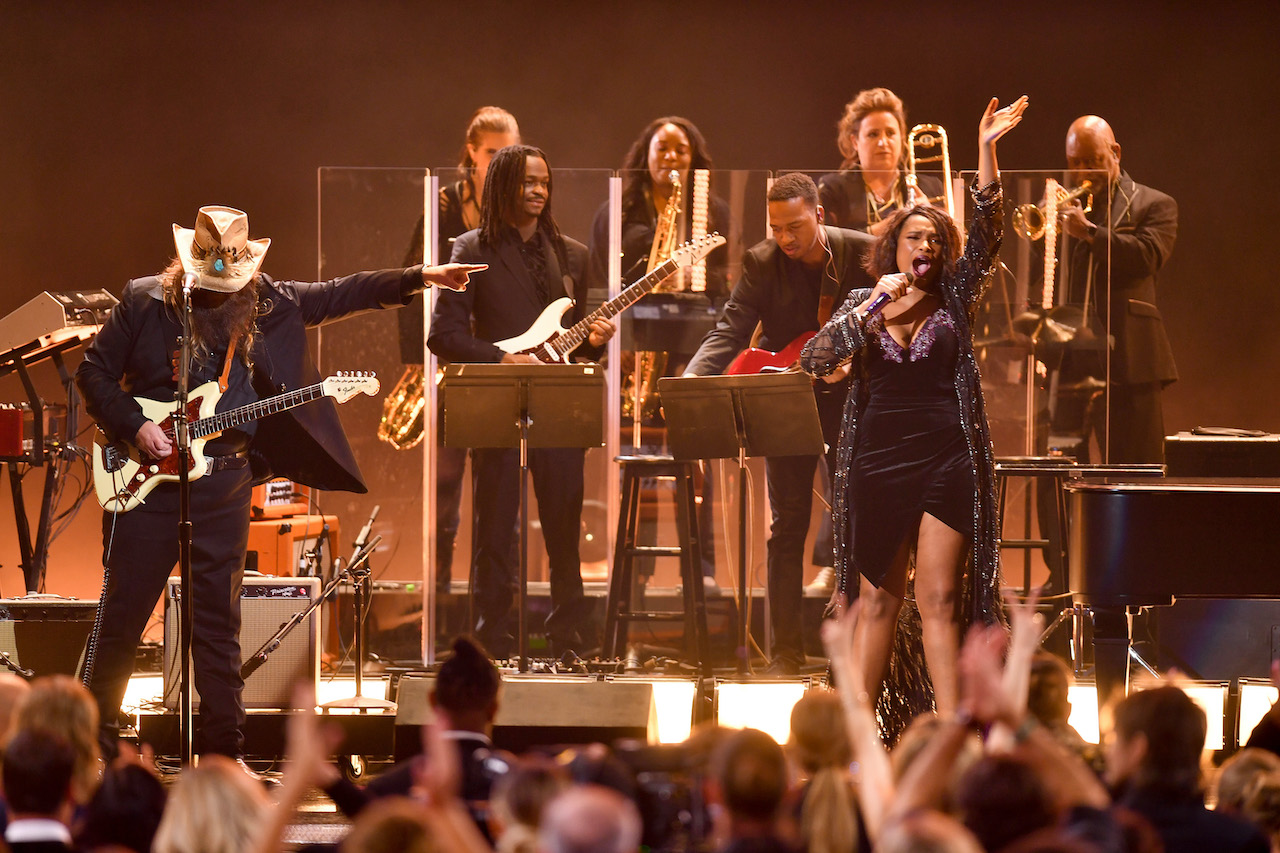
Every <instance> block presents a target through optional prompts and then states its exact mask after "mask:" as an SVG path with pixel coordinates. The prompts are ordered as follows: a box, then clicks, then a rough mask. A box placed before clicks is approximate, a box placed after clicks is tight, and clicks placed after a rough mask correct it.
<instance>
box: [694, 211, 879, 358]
mask: <svg viewBox="0 0 1280 853" xmlns="http://www.w3.org/2000/svg"><path fill="white" fill-rule="evenodd" d="M823 228H824V229H826V233H827V242H828V245H830V246H831V255H832V258H833V260H834V262H835V269H836V271H837V273H836V288H835V293H834V297H835V302H834V307H835V308H839V307H840V305H841V304H842V303H843V302H844V300H845V298H846V297H848V295H849V291H851V290H853V289H855V288H859V287H866V288H870V287H874V286H875V280H874V279H872V278H871V275H870V273H868V272H867V271H866V270H865V269H863V267H862V261H863V258H864V257H865V255H866V253H867V251H868V250H869V249H870V247H871V244H872V243H873V242H875V238H874V237H872V236H871V235H870V234H866V233H863V232H862V231H851V230H849V229H847V228H835V227H832V226H830V225H824V226H823ZM799 269H800V264H799V262H798V261H793V260H791V259H789V258H788V257H787V256H786V255H784V254H783V253H782V252H781V251H780V250H779V249H778V244H777V243H776V242H775V241H774V240H772V239H768V240H763V241H761V242H759V243H757V244H756V245H754V246H752V247H751V248H750V249H748V250H747V252H746V253H745V254H744V255H743V258H742V278H741V279H740V280H739V281H738V283H737V284H736V285H734V288H733V294H732V295H731V296H730V297H729V301H728V302H727V303H725V306H724V310H723V311H721V312H720V318H719V319H718V320H717V321H716V326H715V328H714V329H712V330H711V331H710V332H708V333H707V335H706V337H704V338H703V339H702V343H701V345H699V347H698V351H697V353H695V354H694V356H693V359H692V360H691V361H690V362H689V366H688V367H687V368H686V370H687V371H688V372H689V373H696V374H698V375H699V376H709V375H713V374H718V373H723V372H724V370H725V368H726V367H728V366H729V362H730V361H732V360H733V357H734V356H735V355H737V354H738V353H739V352H740V351H741V350H742V349H744V348H745V347H746V346H747V344H748V343H749V342H750V340H751V335H752V333H753V332H754V331H755V328H756V323H760V324H761V326H762V327H763V334H762V336H761V338H760V346H761V347H763V348H764V349H768V350H773V351H775V352H776V351H778V350H780V349H783V348H784V347H786V345H787V344H789V343H791V342H792V341H793V340H795V339H796V338H797V337H799V336H800V335H801V334H803V333H804V332H815V331H817V330H818V327H819V323H818V297H817V294H809V293H803V294H802V293H801V291H800V290H799V288H798V287H797V286H796V285H795V284H793V283H792V281H791V277H792V276H793V275H795V274H796V273H797V272H798V271H799ZM824 281H825V279H824Z"/></svg>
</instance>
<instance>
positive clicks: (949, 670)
mask: <svg viewBox="0 0 1280 853" xmlns="http://www.w3.org/2000/svg"><path fill="white" fill-rule="evenodd" d="M965 542H966V539H965V537H964V536H963V535H962V534H961V533H959V532H958V531H955V530H953V529H951V528H950V527H948V526H947V525H945V524H943V523H942V522H941V521H939V520H938V519H936V518H934V517H933V516H932V515H930V514H928V513H925V514H924V516H923V517H921V519H920V536H919V538H918V539H917V541H916V603H917V604H918V606H919V608H920V621H921V623H922V627H923V630H924V659H925V663H927V664H928V665H929V676H930V678H931V679H932V680H933V695H934V700H935V701H936V702H937V705H938V716H940V717H948V716H950V715H951V714H954V713H955V710H956V702H957V695H958V689H959V688H958V686H957V679H956V657H957V655H958V653H959V646H960V626H959V621H958V618H957V613H956V610H957V600H958V595H957V587H958V585H959V582H960V565H961V559H962V558H963V555H964V547H965Z"/></svg>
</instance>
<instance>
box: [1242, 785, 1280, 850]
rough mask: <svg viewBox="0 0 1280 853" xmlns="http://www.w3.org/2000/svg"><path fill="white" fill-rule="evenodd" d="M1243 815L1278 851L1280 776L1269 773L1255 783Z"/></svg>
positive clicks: (1250, 790) (1279, 834)
mask: <svg viewBox="0 0 1280 853" xmlns="http://www.w3.org/2000/svg"><path fill="white" fill-rule="evenodd" d="M1242 814H1243V816H1244V817H1246V818H1248V819H1249V821H1250V822H1252V823H1253V825H1254V826H1256V827H1258V828H1259V829H1261V830H1262V831H1263V832H1265V833H1266V834H1267V838H1269V839H1271V849H1272V850H1274V849H1276V841H1278V840H1280V774H1278V773H1268V774H1266V775H1264V776H1259V777H1258V778H1257V779H1255V780H1254V781H1253V784H1252V785H1251V786H1250V788H1249V792H1248V797H1247V799H1246V800H1245V803H1244V808H1243V810H1242Z"/></svg>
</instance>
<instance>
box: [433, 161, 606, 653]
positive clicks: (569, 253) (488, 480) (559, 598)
mask: <svg viewBox="0 0 1280 853" xmlns="http://www.w3.org/2000/svg"><path fill="white" fill-rule="evenodd" d="M453 260H454V262H467V263H477V264H487V265H488V266H489V267H490V270H489V272H488V273H487V274H486V275H484V276H479V277H477V278H476V281H475V283H474V285H473V286H472V287H471V288H469V289H468V290H466V291H465V292H462V293H442V294H441V295H440V298H439V299H437V300H436V307H435V312H434V313H433V314H432V317H431V329H430V333H429V334H428V336H427V346H428V347H430V348H431V351H432V352H434V353H435V354H436V355H438V356H439V357H440V358H442V359H446V360H448V361H451V362H454V363H459V362H472V363H475V362H481V363H484V362H489V363H498V362H501V363H504V364H518V363H522V362H529V363H533V364H537V363H538V362H537V359H535V358H533V357H532V356H528V355H518V354H517V355H513V354H510V353H506V352H503V351H502V350H501V349H499V348H498V347H497V346H496V345H495V344H494V341H501V340H505V339H507V338H511V337H515V336H517V335H519V334H522V333H523V332H524V331H525V330H527V329H528V328H529V327H530V326H531V325H532V324H533V322H534V321H535V320H536V319H537V318H538V315H539V314H540V313H542V310H543V309H544V308H546V307H547V306H548V305H550V304H551V303H552V302H553V301H554V300H556V299H558V298H560V297H562V296H569V297H571V298H572V297H574V296H576V295H578V293H579V291H581V290H582V288H583V281H584V278H583V275H584V272H585V270H586V262H587V248H586V246H584V245H583V244H581V243H579V242H578V241H577V240H573V239H571V238H569V237H565V236H564V235H562V234H561V233H560V229H559V228H558V227H556V223H555V219H553V218H552V216H551V169H550V167H549V166H548V165H547V158H546V155H545V154H543V153H542V151H540V150H539V149H537V148H532V147H530V146H527V145H512V146H508V147H507V148H503V149H502V150H501V151H499V152H498V153H497V154H495V155H494V157H493V160H491V161H490V163H489V175H488V178H487V179H486V180H485V185H484V198H483V199H482V200H481V205H480V227H479V228H477V229H476V230H474V231H468V232H467V233H466V234H463V235H462V236H461V237H459V238H458V239H457V241H456V242H455V243H454V247H453ZM584 313H585V312H584V309H583V301H582V300H581V299H578V300H576V301H575V305H574V310H573V315H574V318H573V319H574V321H575V322H576V321H577V320H580V319H582V317H583V315H584ZM613 332H614V325H613V323H612V322H610V321H607V320H598V321H596V322H594V323H592V324H591V333H590V335H589V336H588V338H587V340H586V341H585V342H584V343H583V344H582V345H581V346H579V347H578V349H577V351H576V352H575V356H577V357H579V358H585V359H593V358H598V357H599V355H600V353H601V351H602V348H603V347H604V345H605V342H607V341H608V340H609V338H610V337H612V336H613ZM583 455H584V451H583V450H581V449H578V448H553V449H546V448H543V449H535V450H531V451H529V468H530V470H531V471H532V472H533V489H534V493H535V494H536V495H537V498H538V517H539V520H540V521H541V523H542V538H543V540H544V541H545V542H546V546H547V557H548V560H549V562H550V565H551V603H552V611H551V615H550V616H548V617H547V624H546V629H547V637H548V639H549V640H550V642H551V646H552V650H553V651H554V652H556V653H557V654H558V653H559V652H561V651H564V650H567V649H579V650H582V649H583V647H584V645H585V644H586V643H587V642H588V641H589V637H586V636H584V631H586V629H587V626H588V611H589V603H588V601H587V600H586V599H585V598H584V597H583V593H582V574H581V564H580V560H579V556H578V537H579V535H580V526H581V521H582V492H583V486H582V463H583ZM472 466H473V471H474V487H473V490H472V495H473V497H472V500H473V507H474V524H475V528H476V549H475V553H474V555H473V558H472V573H471V585H472V587H471V588H472V594H473V595H474V597H475V604H476V611H477V613H478V620H477V623H476V633H477V635H478V636H479V638H480V640H481V642H482V643H484V645H485V646H486V647H487V648H488V649H489V650H490V651H491V652H492V653H493V654H494V655H495V656H497V657H499V658H502V657H507V656H509V655H510V653H511V651H512V648H513V646H514V641H515V638H514V636H513V635H512V624H511V622H512V620H511V603H512V601H513V599H514V587H515V583H516V566H515V563H514V561H513V559H512V557H511V553H512V551H511V543H512V531H513V529H514V528H515V523H516V518H517V515H518V514H519V510H520V493H519V481H518V467H519V459H518V456H517V452H516V451H515V450H512V449H497V448H486V449H478V450H476V451H475V453H474V455H473V457H472Z"/></svg>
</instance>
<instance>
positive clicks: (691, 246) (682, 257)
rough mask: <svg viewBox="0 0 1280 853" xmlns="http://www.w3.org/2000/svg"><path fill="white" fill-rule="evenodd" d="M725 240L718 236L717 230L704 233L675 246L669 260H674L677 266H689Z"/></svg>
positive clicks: (718, 246)
mask: <svg viewBox="0 0 1280 853" xmlns="http://www.w3.org/2000/svg"><path fill="white" fill-rule="evenodd" d="M726 242H727V241H726V240H725V238H724V237H722V236H720V232H719V231H712V232H711V233H710V234H706V235H704V236H702V237H699V238H698V239H696V240H690V241H689V242H687V243H685V244H684V245H682V246H677V247H676V248H675V250H674V251H673V252H672V253H671V260H673V261H675V262H676V264H677V265H678V266H682V267H687V266H691V265H692V264H696V263H697V262H698V261H700V260H702V259H703V258H705V257H706V256H707V255H709V254H711V253H712V252H714V251H715V250H716V249H718V248H720V247H721V246H723V245H724V244H725V243H726Z"/></svg>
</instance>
